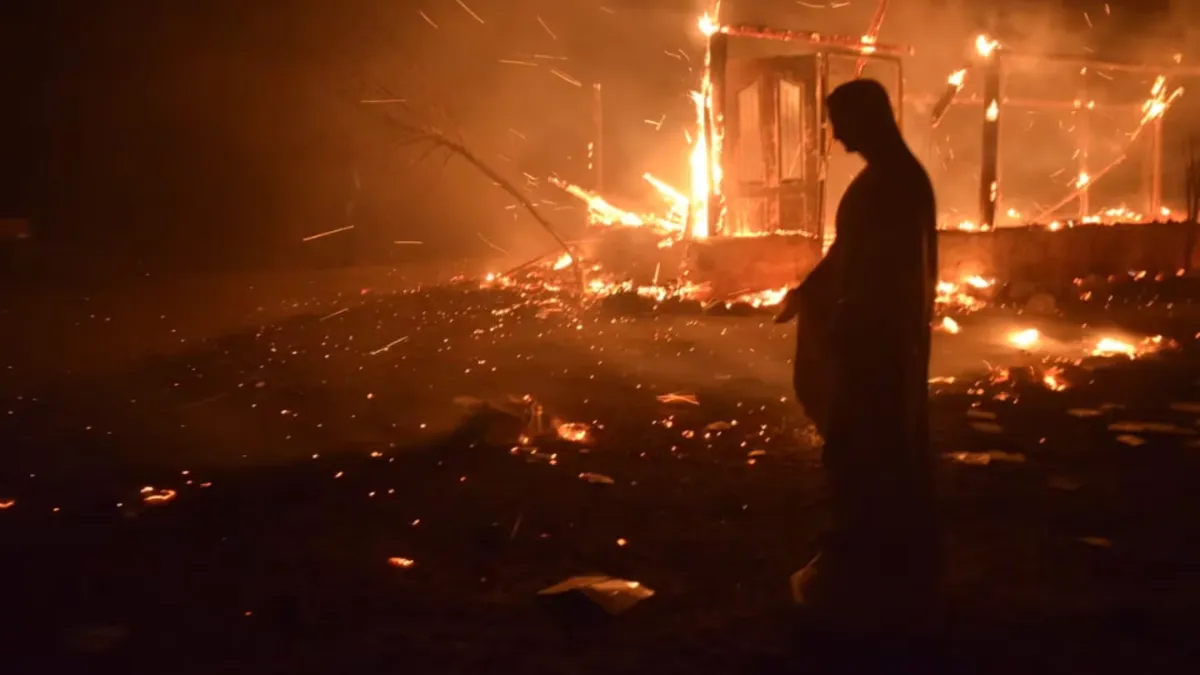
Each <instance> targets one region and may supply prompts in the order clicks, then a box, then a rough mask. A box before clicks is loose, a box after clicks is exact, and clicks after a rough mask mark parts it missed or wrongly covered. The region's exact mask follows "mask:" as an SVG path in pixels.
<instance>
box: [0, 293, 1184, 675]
mask: <svg viewBox="0 0 1200 675" xmlns="http://www.w3.org/2000/svg"><path fill="white" fill-rule="evenodd" d="M372 274H374V275H375V276H374V278H375V279H377V280H378V279H388V278H391V277H390V276H389V275H388V274H386V273H383V274H382V276H380V274H381V273H380V272H378V271H376V272H374V273H372ZM367 276H370V275H367ZM308 282H309V280H303V281H300V280H291V281H288V282H283V281H280V282H278V285H277V287H274V288H272V289H271V290H270V291H263V290H262V288H264V286H263V285H262V283H260V284H259V286H258V288H259V290H258V291H257V292H258V293H262V295H261V296H258V295H254V294H251V293H248V292H246V291H238V289H244V288H247V287H248V286H247V285H246V284H245V283H244V282H242V281H238V282H237V283H228V284H224V285H223V286H222V287H223V288H225V289H226V290H224V291H220V292H217V291H213V290H211V289H212V288H213V286H212V285H211V284H209V285H202V286H194V287H193V289H195V288H201V289H202V290H192V291H186V290H180V289H179V287H170V288H167V287H159V288H158V289H157V290H156V291H155V292H154V293H150V292H149V291H139V292H136V293H135V292H132V291H127V292H125V293H121V292H116V291H113V292H112V293H111V294H110V295H108V296H106V298H105V299H104V300H103V301H99V300H90V301H88V302H87V303H84V304H83V305H78V306H77V305H72V304H69V303H57V304H55V305H54V306H52V307H51V306H42V307H41V308H40V309H34V308H31V307H33V306H36V305H37V303H35V302H32V301H30V300H25V301H24V303H25V304H24V305H23V306H21V305H19V304H10V305H9V307H8V308H7V311H8V316H9V317H12V316H17V317H20V316H24V317H26V321H27V326H30V327H31V328H30V329H29V330H27V331H23V332H22V334H21V335H19V336H18V335H15V334H13V333H9V334H7V335H5V341H6V342H8V343H10V348H9V349H7V352H8V353H9V354H10V359H11V363H10V364H9V365H8V366H7V368H8V369H7V373H8V376H6V378H5V379H4V380H3V387H0V393H2V396H3V398H0V447H2V448H3V449H4V450H3V452H4V462H3V466H2V467H0V504H8V503H9V501H11V504H10V505H9V506H8V507H7V508H4V509H3V510H0V539H2V540H3V541H6V542H8V543H9V546H8V547H6V555H4V556H0V579H3V581H2V582H0V583H2V584H3V585H2V586H0V594H2V597H4V598H5V603H4V605H5V612H6V615H7V616H8V617H9V619H10V621H9V622H8V624H9V625H8V627H7V630H6V631H4V632H3V638H2V640H3V642H4V643H5V644H4V652H5V653H6V654H7V655H11V657H10V658H6V661H7V662H9V663H12V664H16V670H18V671H24V672H96V671H110V670H111V671H114V672H116V671H120V672H142V671H151V670H153V671H156V672H164V671H165V672H179V673H183V672H214V671H216V672H250V671H255V672H288V673H296V672H334V671H338V672H398V671H409V672H438V673H440V672H463V673H467V672H554V673H576V672H578V673H600V672H730V673H732V672H763V673H774V672H846V671H847V670H849V671H850V672H862V669H863V668H866V667H867V666H881V665H882V668H880V670H882V671H884V672H909V671H911V670H912V669H915V668H916V667H918V665H919V666H920V667H921V668H922V669H923V670H924V671H925V672H937V671H956V672H996V673H1001V672H1004V673H1008V672H1014V671H1018V670H1019V671H1021V672H1050V671H1057V672H1064V671H1075V672H1085V671H1090V672H1114V673H1115V672H1128V671H1130V670H1133V671H1136V672H1182V671H1184V670H1185V669H1187V667H1188V665H1189V664H1190V663H1192V661H1193V660H1194V657H1195V656H1196V655H1195V653H1194V649H1193V647H1192V643H1193V642H1194V640H1193V635H1194V632H1195V629H1196V628H1197V627H1200V621H1197V619H1196V612H1195V610H1196V609H1197V608H1198V607H1200V577H1198V575H1197V573H1196V571H1195V570H1196V569H1197V563H1200V537H1198V536H1197V535H1198V534H1200V528H1198V527H1197V526H1196V524H1195V514H1196V513H1198V512H1200V491H1197V490H1196V489H1195V487H1194V486H1195V483H1196V477H1197V470H1198V469H1200V447H1197V446H1198V445H1200V443H1197V441H1200V436H1197V434H1196V429H1197V426H1196V422H1197V418H1198V417H1200V403H1197V402H1200V390H1198V389H1197V386H1198V383H1197V380H1198V377H1200V352H1198V351H1197V350H1196V347H1195V340H1194V339H1193V337H1194V335H1195V331H1196V330H1197V325H1196V323H1197V322H1196V321H1195V319H1194V317H1193V316H1192V314H1193V313H1192V312H1191V311H1190V307H1189V305H1190V303H1189V302H1187V298H1188V297H1191V296H1193V295H1195V296H1196V297H1200V294H1196V293H1195V289H1194V288H1191V287H1190V286H1182V285H1180V284H1175V285H1171V286H1170V287H1167V286H1168V285H1164V284H1152V283H1142V284H1138V285H1131V286H1129V287H1125V288H1121V289H1119V292H1114V294H1113V298H1112V299H1106V300H1105V305H1107V306H1101V307H1092V306H1091V305H1085V304H1080V305H1079V306H1068V307H1064V316H1059V317H1055V318H1050V319H1037V318H1034V317H1031V316H1026V315H1021V314H1018V313H1015V312H1012V311H1007V310H1002V309H995V310H989V311H985V312H981V313H979V314H976V315H973V316H970V317H960V323H961V325H962V331H961V333H959V334H956V335H949V334H939V335H938V337H937V339H936V346H935V351H936V355H935V358H934V365H933V371H934V372H933V374H934V375H935V376H938V377H939V378H942V379H941V380H939V382H938V383H936V384H934V385H933V387H932V392H933V393H932V396H933V399H932V400H933V404H934V413H933V415H934V417H933V424H934V430H935V444H936V449H937V451H938V452H939V453H957V452H968V451H974V452H985V451H1002V452H1004V453H1008V454H1007V455H998V454H997V455H993V458H995V461H992V462H991V463H990V464H988V465H986V466H973V465H969V464H964V463H962V462H957V461H953V460H950V459H947V460H946V461H945V462H944V463H943V464H942V492H943V495H942V512H943V516H944V519H945V522H946V527H947V533H948V557H949V562H950V578H949V591H950V600H951V602H950V617H949V625H948V628H947V631H946V635H945V636H944V639H943V640H941V641H939V643H938V644H936V645H931V646H929V645H927V646H925V648H923V649H921V650H919V651H911V650H910V651H903V652H898V651H892V650H891V649H888V648H885V645H881V644H865V645H864V644H855V645H841V644H840V643H834V642H831V641H829V640H827V639H825V638H818V637H816V636H814V635H813V634H811V633H808V632H807V631H805V630H803V629H800V628H799V627H798V626H797V624H796V622H795V620H794V617H793V616H792V613H791V612H790V610H789V607H788V596H787V583H786V581H787V577H788V574H789V573H790V572H791V571H793V570H794V569H796V568H797V567H799V566H801V565H802V564H803V563H804V562H805V561H806V560H807V559H808V558H809V557H810V556H811V555H812V554H813V553H814V551H815V542H816V539H817V537H818V535H819V533H820V531H821V528H822V526H823V521H824V510H823V500H824V497H823V489H824V488H823V480H822V475H821V472H820V467H819V451H818V448H817V447H816V446H815V444H814V438H813V437H812V436H811V434H809V433H807V432H806V430H805V424H804V420H803V418H802V416H801V415H800V414H799V412H798V411H797V410H796V409H795V407H794V405H793V404H792V403H791V401H790V400H789V398H788V397H789V394H790V392H789V387H790V366H788V364H787V358H788V354H789V351H790V349H791V347H790V344H791V343H790V340H791V335H790V331H789V329H788V328H787V327H775V326H772V325H771V322H770V315H769V313H766V312H756V311H752V310H749V309H748V308H744V309H743V310H737V309H736V308H735V309H734V310H732V311H727V312H723V313H713V312H710V313H707V314H701V313H699V312H694V311H685V310H686V308H677V310H678V311H671V312H665V311H659V312H647V311H641V310H643V309H644V308H643V307H642V306H641V305H640V304H639V303H636V302H634V303H627V304H622V303H620V302H613V303H606V304H605V305H604V306H601V307H596V308H593V309H591V310H589V311H588V312H586V313H584V314H582V315H575V314H573V313H571V312H569V311H565V310H564V308H563V307H561V306H560V305H557V304H554V303H553V302H548V301H547V300H546V299H542V298H530V297H528V296H521V295H518V294H514V293H511V292H507V291H498V290H490V291H481V290H479V289H478V288H477V287H473V286H468V285H460V286H440V287H434V288H428V287H427V288H424V289H421V290H411V291H398V289H399V288H402V287H411V286H412V284H410V283H402V282H397V283H396V284H395V285H393V286H387V287H385V286H384V284H382V283H366V282H364V281H362V280H360V279H357V278H353V279H342V281H341V282H339V284H340V285H337V286H336V287H335V285H334V284H332V282H330V281H329V280H326V282H325V283H324V284H317V287H319V289H320V292H311V293H308V294H307V296H306V295H305V290H304V289H309V288H312V287H313V286H312V285H311V284H310V283H308ZM1180 283H1182V282H1180ZM268 285H269V284H268ZM355 287H357V290H355ZM297 289H299V290H297ZM363 289H367V291H366V292H362V291H363ZM305 297H307V298H308V299H307V300H304V299H303V298H305ZM264 298H265V299H264ZM266 299H272V300H274V303H273V304H270V303H268V302H267V300H266ZM248 301H252V302H249V303H248ZM239 303H240V304H239ZM248 304H252V305H254V306H255V307H264V308H268V307H269V308H270V309H271V311H270V312H267V311H266V310H264V312H263V313H262V314H261V315H260V314H259V313H258V312H255V311H253V310H247V309H246V307H247V306H248ZM159 307H164V308H167V309H169V310H171V312H170V313H167V315H168V316H173V315H179V318H178V319H177V321H176V322H175V323H170V322H168V323H170V326H169V327H167V326H166V325H165V324H164V328H165V330H162V331H158V332H154V333H151V332H149V331H151V330H152V329H155V330H157V329H156V326H157V325H156V324H155V323H154V321H155V319H154V318H153V317H155V316H158V315H160V314H161V312H160V310H159V309H158V308H159ZM34 311H37V312H40V314H38V315H37V318H36V319H35V318H31V317H33V316H34V315H33V314H30V312H34ZM22 312H24V314H22ZM93 315H94V316H93ZM184 317H186V318H184ZM163 321H167V320H163ZM6 322H7V320H6ZM39 322H40V323H39ZM1084 324H1086V326H1084ZM9 325H14V324H12V323H9ZM45 326H59V327H61V329H62V330H61V331H60V332H58V333H53V334H52V333H45V334H43V333H40V332H39V331H41V330H43V329H44V327H45ZM1031 326H1036V327H1038V328H1039V329H1040V330H1041V331H1042V340H1041V342H1040V343H1039V344H1038V345H1037V346H1036V347H1034V348H1031V349H1030V350H1028V351H1027V352H1022V351H1020V350H1017V349H1014V348H1013V347H1012V346H1011V345H1010V344H1009V343H1008V341H1007V336H1008V335H1009V334H1010V333H1011V332H1012V331H1013V330H1016V329H1021V328H1027V327H1031ZM33 327H38V328H37V329H36V330H34V328H33ZM172 329H173V330H176V331H178V332H177V333H174V334H172V333H171V332H170V331H171V330H172ZM159 333H162V334H161V335H160V334H159ZM1110 334H1119V335H1121V336H1122V337H1123V338H1127V339H1129V340H1136V339H1140V337H1141V336H1145V335H1157V334H1162V335H1165V336H1167V338H1168V339H1171V338H1173V339H1175V340H1176V341H1177V342H1178V343H1179V346H1178V347H1177V348H1171V349H1164V350H1162V351H1159V352H1157V353H1155V354H1150V355H1146V356H1143V357H1140V358H1137V359H1128V358H1124V357H1120V358H1105V359H1095V358H1084V357H1085V356H1086V354H1087V351H1088V345H1090V344H1092V343H1093V341H1094V339H1095V338H1096V337H1097V336H1098V335H1110ZM176 336H178V337H176ZM155 340H158V342H154V341H155ZM176 340H179V342H178V343H177V342H176ZM14 355H15V356H14ZM1052 357H1054V358H1057V359H1058V360H1053V362H1051V360H1048V359H1052ZM1052 365H1057V366H1058V367H1060V368H1061V370H1059V371H1054V372H1055V373H1056V376H1057V378H1058V379H1057V380H1055V381H1056V382H1059V383H1062V384H1065V386H1066V388H1065V389H1063V390H1062V391H1054V390H1052V389H1051V388H1049V387H1048V386H1047V384H1046V382H1045V379H1044V377H1043V376H1044V375H1045V374H1046V373H1047V369H1048V368H1050V367H1051V366H1052ZM989 366H990V367H991V370H990V371H989V370H988V368H989ZM949 377H954V378H955V381H954V382H953V383H950V382H947V381H946V379H947V378H949ZM665 394H689V395H691V396H692V397H694V402H693V401H692V400H691V398H690V397H687V396H677V397H673V398H672V397H668V400H667V401H661V400H659V397H661V396H663V395H665ZM526 395H528V396H530V397H531V400H533V401H536V402H537V403H538V404H539V405H540V406H542V407H544V411H545V417H546V419H547V422H548V423H549V425H550V427H551V428H552V427H553V426H554V424H555V423H556V422H573V423H584V424H586V425H588V426H589V427H590V432H589V436H590V438H589V440H588V442H586V443H576V442H568V441H565V440H562V439H559V438H557V437H555V436H554V435H553V434H550V435H546V436H535V437H533V438H532V440H531V441H530V442H529V443H528V444H526V445H519V444H518V441H517V438H518V436H519V435H520V434H521V433H522V432H525V433H526V434H533V433H534V432H535V431H536V429H533V428H532V427H530V426H528V425H526V424H524V423H522V422H520V421H519V420H517V419H515V418H513V417H511V416H510V415H508V414H506V413H505V412H490V413H479V412H478V410H479V408H480V406H481V405H491V406H494V407H496V408H511V409H516V410H525V411H527V410H528V404H526V403H521V404H518V403H515V402H513V401H512V400H511V397H516V398H518V399H519V398H520V397H524V396H526ZM1114 425H1115V427H1114ZM514 448H516V449H515V450H514ZM1017 458H1019V459H1021V460H1023V461H1011V460H1013V459H1017ZM1006 459H1007V460H1009V461H1005V460H1006ZM581 474H597V475H600V476H605V477H607V478H610V479H611V480H612V483H611V484H606V483H592V482H589V481H588V480H585V479H584V478H583V477H581ZM147 488H149V489H148V490H147ZM167 491H173V492H167ZM156 500H157V501H156ZM392 558H397V559H401V558H402V559H406V560H409V561H411V565H409V566H403V565H398V564H395V563H391V562H390V559H392ZM592 573H601V574H605V575H613V576H617V577H620V578H625V579H629V580H635V581H638V582H640V583H641V584H642V585H644V586H646V587H648V588H650V589H653V590H654V591H655V594H654V596H653V597H650V598H649V599H646V600H645V601H643V602H642V603H641V604H639V605H638V606H636V607H634V608H633V609H631V610H629V611H628V612H626V613H624V614H621V615H619V616H615V617H609V616H604V615H602V614H601V613H600V612H598V611H592V610H593V609H594V608H593V607H591V606H590V605H589V604H588V603H587V602H586V601H581V602H579V603H573V602H571V601H570V600H569V599H566V600H564V601H562V602H556V601H550V600H547V599H546V598H541V597H538V595H537V591H538V590H539V589H542V588H545V587H546V586H549V585H551V584H553V583H556V582H558V581H561V580H563V579H565V578H567V577H571V576H575V575H581V574H592ZM880 574H885V575H886V574H887V561H886V560H884V561H880ZM6 671H7V668H6Z"/></svg>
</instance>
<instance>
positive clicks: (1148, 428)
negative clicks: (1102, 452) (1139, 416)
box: [1108, 422, 1196, 436]
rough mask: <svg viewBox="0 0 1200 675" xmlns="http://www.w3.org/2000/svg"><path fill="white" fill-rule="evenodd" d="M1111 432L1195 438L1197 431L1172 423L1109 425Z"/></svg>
mask: <svg viewBox="0 0 1200 675" xmlns="http://www.w3.org/2000/svg"><path fill="white" fill-rule="evenodd" d="M1108 430H1109V431H1120V432H1123V433H1131V434H1143V433H1151V434H1176V435H1179V436H1195V435H1196V430H1195V429H1188V428H1186V427H1181V426H1179V425H1178V424H1172V423H1170V422H1115V423H1113V424H1110V425H1108Z"/></svg>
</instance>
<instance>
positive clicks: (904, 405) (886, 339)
mask: <svg viewBox="0 0 1200 675" xmlns="http://www.w3.org/2000/svg"><path fill="white" fill-rule="evenodd" d="M836 225H837V235H836V239H835V241H834V244H833V246H832V247H830V250H829V252H828V253H827V254H826V256H825V258H824V259H823V260H822V261H821V263H820V264H818V265H817V267H816V268H814V269H813V271H812V272H811V273H810V274H809V275H808V277H807V278H806V279H805V280H804V282H803V283H802V284H801V285H800V286H799V287H797V288H796V289H794V290H793V291H792V292H791V293H789V295H788V298H787V301H786V303H785V307H784V310H783V312H782V313H781V315H780V319H781V320H787V319H790V318H792V317H793V316H794V317H795V318H796V319H797V329H796V330H797V332H796V335H797V339H796V358H795V361H794V368H793V379H794V385H795V389H796V395H797V399H798V401H799V402H800V404H801V405H802V406H803V407H804V409H805V412H806V414H807V415H808V416H809V417H810V419H812V421H813V422H814V424H815V425H816V426H817V429H818V431H820V432H821V434H822V435H828V432H829V431H830V430H831V427H832V426H833V425H835V424H842V425H845V424H852V423H853V422H852V421H851V420H853V419H854V418H859V417H863V416H870V417H874V418H875V419H877V420H878V422H879V423H882V424H887V425H888V426H889V427H891V431H892V432H893V433H895V434H896V436H897V437H898V440H899V437H900V436H903V438H904V439H905V440H908V439H913V440H918V439H919V438H920V437H921V436H922V435H923V434H924V433H926V428H925V425H926V424H927V422H926V420H925V419H924V418H925V415H926V410H927V396H928V364H929V343H930V336H931V334H930V329H931V327H930V324H931V322H932V320H933V302H934V296H935V288H936V284H937V231H936V206H935V203H934V196H933V189H932V186H931V185H930V182H929V178H928V176H927V175H926V173H925V171H924V169H923V168H922V167H921V166H920V164H919V163H918V162H917V160H916V158H914V157H913V156H912V155H911V154H909V153H907V152H904V153H903V154H900V153H897V155H896V156H895V157H892V158H890V159H888V160H884V161H877V162H875V163H872V164H871V165H869V166H867V168H866V169H864V170H863V171H862V172H861V173H860V174H859V175H858V177H856V178H855V180H854V181H853V182H852V183H851V184H850V186H849V187H848V188H847V190H846V193H845V195H844V196H843V198H842V201H841V204H840V205H839V208H838V212H837V220H836Z"/></svg>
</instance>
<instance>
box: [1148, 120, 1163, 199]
mask: <svg viewBox="0 0 1200 675" xmlns="http://www.w3.org/2000/svg"><path fill="white" fill-rule="evenodd" d="M1151 134H1152V135H1151V137H1150V139H1151V140H1150V143H1151V145H1150V217H1151V218H1153V219H1155V220H1157V219H1158V218H1159V217H1160V216H1161V215H1162V190H1163V187H1162V182H1163V116H1162V115H1159V116H1158V119H1156V120H1154V128H1153V129H1152V130H1151Z"/></svg>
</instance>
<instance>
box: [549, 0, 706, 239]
mask: <svg viewBox="0 0 1200 675" xmlns="http://www.w3.org/2000/svg"><path fill="white" fill-rule="evenodd" d="M697 25H698V27H699V29H700V33H701V34H702V35H703V36H704V37H705V38H706V39H708V40H709V44H708V46H706V48H705V53H704V76H703V77H702V78H701V81H700V89H699V90H697V91H693V92H692V93H691V99H692V104H693V105H694V106H695V110H696V128H695V130H694V132H692V133H690V134H688V140H689V142H690V143H691V146H692V149H691V152H690V153H689V155H688V158H689V161H688V169H689V181H688V191H687V193H685V192H683V191H682V190H679V189H677V188H675V187H674V186H672V185H671V184H669V183H667V182H666V181H664V180H662V179H660V178H658V177H656V176H654V175H652V174H649V173H645V174H642V178H643V179H644V180H645V181H646V182H647V183H649V184H650V185H651V186H652V187H653V188H654V189H655V190H657V191H658V193H659V194H660V195H662V196H663V198H664V199H665V200H666V202H667V205H668V207H669V211H668V214H667V215H666V216H665V217H661V216H654V215H640V214H637V213H634V212H632V211H626V210H624V209H621V208H618V207H616V206H613V205H612V204H610V203H609V202H608V201H606V200H605V199H604V197H602V196H600V195H598V194H596V193H594V192H591V191H589V190H586V189H584V188H582V187H579V186H578V185H574V184H571V183H567V182H565V181H562V180H559V179H557V178H551V179H550V182H551V183H552V184H553V185H555V186H557V187H559V188H561V189H563V190H565V191H566V192H567V193H568V194H570V195H572V196H574V197H576V198H578V199H579V200H581V201H583V202H584V203H585V204H587V207H588V221H589V222H591V223H592V224H594V225H623V226H626V227H642V226H646V225H650V226H652V227H655V228H657V229H660V230H662V231H663V232H664V233H670V234H673V235H676V236H677V235H679V234H683V233H687V234H690V235H691V236H692V237H694V238H696V239H704V238H706V237H708V236H709V235H710V234H711V232H709V223H710V222H711V220H710V219H711V217H712V216H711V215H710V211H709V210H710V208H712V205H713V204H715V203H718V202H719V198H720V195H721V183H722V181H723V179H724V172H723V171H722V169H721V142H722V138H723V136H724V132H723V131H722V124H721V122H722V119H721V116H720V115H719V114H718V113H717V112H716V111H715V109H714V107H713V83H712V47H711V40H710V39H711V38H712V36H714V35H716V34H717V33H719V32H720V31H721V26H720V24H718V23H717V21H716V19H715V18H714V16H713V15H709V14H707V13H706V14H704V15H703V16H701V17H700V19H699V21H698V24H697ZM720 215H721V214H717V216H718V218H719V216H720Z"/></svg>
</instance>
